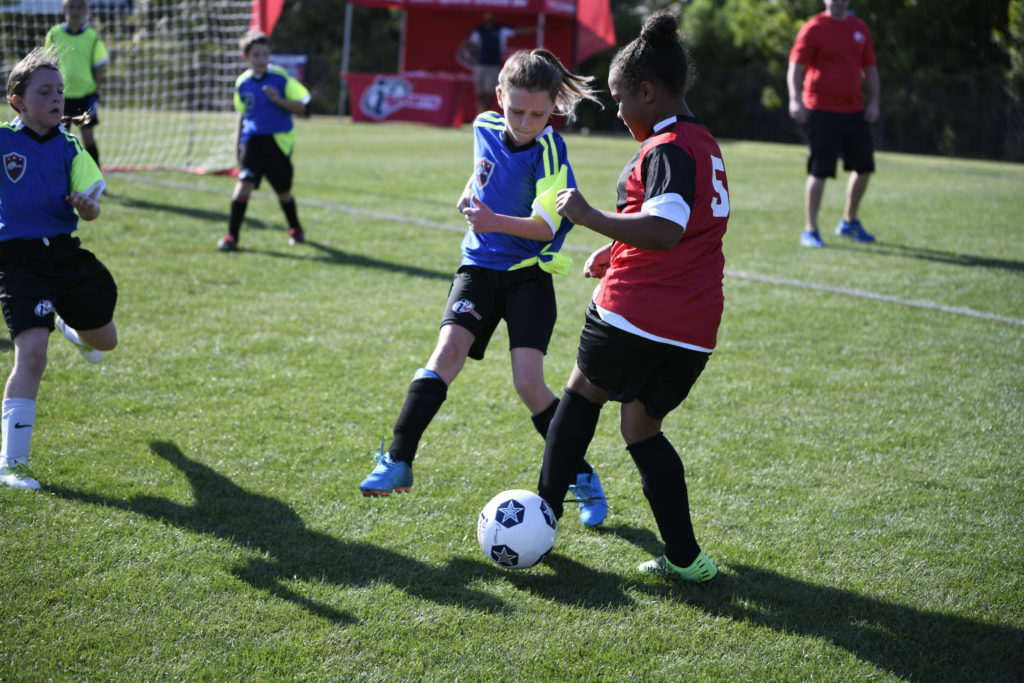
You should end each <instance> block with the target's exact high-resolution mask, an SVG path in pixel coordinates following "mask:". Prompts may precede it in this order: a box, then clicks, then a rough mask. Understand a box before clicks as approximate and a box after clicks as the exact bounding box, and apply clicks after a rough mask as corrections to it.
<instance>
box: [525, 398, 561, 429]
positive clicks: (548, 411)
mask: <svg viewBox="0 0 1024 683" xmlns="http://www.w3.org/2000/svg"><path fill="white" fill-rule="evenodd" d="M557 408H558V399H557V398H556V399H555V400H554V401H552V402H551V403H550V404H548V407H547V408H545V409H544V410H542V411H540V412H539V413H537V414H536V415H531V416H530V419H531V420H533V427H534V429H536V430H537V433H539V434H540V436H541V438H542V439H546V438H548V427H550V426H551V418H553V417H554V416H555V409H557Z"/></svg>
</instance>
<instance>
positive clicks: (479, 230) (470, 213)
mask: <svg viewBox="0 0 1024 683" xmlns="http://www.w3.org/2000/svg"><path fill="white" fill-rule="evenodd" d="M469 202H470V203H469V205H468V206H466V207H464V208H463V209H462V215H463V216H465V217H466V222H467V223H469V227H470V229H472V230H473V232H475V233H476V234H478V235H483V234H484V233H488V232H491V231H492V230H493V229H494V223H495V213H494V211H492V210H491V207H489V206H487V205H486V204H484V203H483V202H482V201H480V200H479V199H477V198H476V197H470V198H469Z"/></svg>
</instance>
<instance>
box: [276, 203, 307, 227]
mask: <svg viewBox="0 0 1024 683" xmlns="http://www.w3.org/2000/svg"><path fill="white" fill-rule="evenodd" d="M279 201H280V200H279ZM280 204H281V210H282V211H284V217H285V219H286V220H287V221H288V227H289V228H298V229H299V230H302V226H301V225H300V224H299V210H298V209H297V208H296V206H295V198H294V197H293V198H292V199H289V200H288V201H286V202H280Z"/></svg>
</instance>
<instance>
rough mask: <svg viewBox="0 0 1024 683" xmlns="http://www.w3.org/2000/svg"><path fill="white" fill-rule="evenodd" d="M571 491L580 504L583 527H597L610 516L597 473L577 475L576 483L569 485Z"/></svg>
mask: <svg viewBox="0 0 1024 683" xmlns="http://www.w3.org/2000/svg"><path fill="white" fill-rule="evenodd" d="M569 490H570V491H572V494H573V495H574V496H575V497H576V502H577V503H579V504H580V521H581V522H583V526H597V525H598V524H600V523H601V522H603V521H604V518H605V517H607V516H608V501H607V499H605V497H604V489H602V488H601V480H600V479H598V478H597V472H596V471H595V472H591V473H590V474H577V475H576V483H575V484H570V485H569Z"/></svg>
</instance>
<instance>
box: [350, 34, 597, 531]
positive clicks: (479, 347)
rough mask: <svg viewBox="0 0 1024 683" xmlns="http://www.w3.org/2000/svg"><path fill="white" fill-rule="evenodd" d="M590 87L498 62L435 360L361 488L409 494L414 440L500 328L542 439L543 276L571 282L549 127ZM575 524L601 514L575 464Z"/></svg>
mask: <svg viewBox="0 0 1024 683" xmlns="http://www.w3.org/2000/svg"><path fill="white" fill-rule="evenodd" d="M591 80H592V79H590V78H584V77H581V76H577V75H575V74H572V73H569V72H568V71H567V70H566V69H565V67H564V66H562V64H561V62H559V61H558V58H557V57H555V55H553V54H552V53H551V52H549V51H547V50H544V49H537V50H532V51H527V50H522V51H519V52H516V53H515V54H513V55H512V56H511V57H509V59H508V61H506V62H505V65H504V67H503V68H502V70H501V74H500V76H499V82H498V87H497V88H496V94H497V97H498V102H499V104H500V106H501V108H502V110H503V112H504V114H499V113H496V112H490V111H489V112H484V113H483V114H481V115H480V116H478V117H477V119H476V121H475V122H474V123H473V160H474V164H473V172H472V174H471V175H470V178H469V182H468V183H467V184H466V187H465V189H464V190H463V193H462V195H461V197H460V198H459V201H458V203H457V205H456V207H457V209H458V210H459V212H460V213H461V214H462V215H463V216H464V217H465V219H466V221H467V223H468V225H469V230H467V231H466V234H465V237H464V238H463V240H462V263H461V265H460V267H459V270H458V272H457V273H456V274H455V277H454V279H453V281H452V286H451V289H450V291H449V295H448V302H447V304H446V306H445V312H444V316H443V318H442V320H441V330H440V333H439V335H438V340H437V345H436V346H435V348H434V352H433V354H431V356H430V359H429V360H428V361H427V363H426V365H425V366H424V367H423V368H420V369H419V370H417V371H416V373H415V374H414V375H413V381H412V383H411V384H410V385H409V392H408V394H407V396H406V400H405V405H404V406H403V407H402V411H401V413H400V414H399V416H398V420H397V421H396V422H395V426H394V437H393V439H392V441H391V445H390V446H389V447H388V448H387V450H386V451H385V450H384V448H383V443H382V444H381V453H380V454H378V455H376V456H375V458H376V460H377V466H376V467H375V468H374V469H373V471H372V472H371V473H370V474H369V476H367V477H366V478H365V479H364V480H363V481H362V483H360V485H359V488H360V490H361V491H362V492H363V494H364V495H366V496H381V495H383V496H386V495H389V494H390V493H391V492H392V491H398V492H404V491H408V490H409V489H410V488H411V487H412V481H413V477H412V462H413V459H414V458H415V457H416V449H417V447H418V445H419V441H420V437H421V436H422V435H423V432H424V431H425V430H426V428H427V426H428V425H429V424H430V421H431V420H432V419H433V418H434V415H436V414H437V411H438V410H439V409H440V407H441V404H442V403H443V402H444V400H445V399H446V397H447V392H448V387H449V386H450V385H451V383H452V382H453V381H454V380H455V377H456V376H457V375H458V374H459V372H460V371H461V370H462V367H463V365H464V364H465V362H466V358H467V357H469V358H473V359H476V360H480V359H482V358H483V356H484V351H485V349H486V348H487V344H488V342H489V341H490V338H491V335H492V333H493V332H494V330H495V328H496V327H497V325H498V323H499V322H500V321H501V320H502V319H504V320H505V323H506V326H507V328H508V336H509V346H510V353H511V360H512V379H513V382H514V384H515V388H516V391H517V393H518V394H519V397H520V399H522V401H523V403H524V404H526V406H527V408H529V410H530V413H531V417H532V420H533V424H534V427H535V428H536V429H537V431H538V432H539V433H540V434H541V436H544V435H545V434H546V433H547V429H548V424H549V423H550V422H551V417H552V416H553V415H554V412H555V407H556V406H557V405H558V399H557V398H556V397H555V395H554V393H552V391H551V389H550V388H548V386H547V383H546V382H545V380H544V354H545V353H546V351H547V345H548V342H549V341H550V339H551V334H552V331H553V330H554V326H555V317H556V312H557V311H556V305H555V291H554V286H553V284H552V281H551V274H552V273H565V272H567V271H568V261H569V259H568V258H567V257H565V256H564V255H562V254H561V253H559V249H561V247H562V243H563V241H564V240H565V236H566V234H567V233H568V232H569V230H570V229H571V228H572V224H571V223H570V222H569V221H568V220H566V219H563V218H561V217H560V216H558V214H557V212H556V210H555V201H556V196H557V193H558V190H559V189H561V188H564V187H568V186H574V185H575V179H574V178H573V175H572V170H571V168H570V167H569V162H568V159H567V156H566V148H565V141H564V140H563V139H562V137H561V136H560V135H559V134H558V133H556V132H555V131H554V130H553V129H552V128H551V126H550V125H548V119H549V118H550V117H551V115H552V113H557V114H562V115H565V116H567V117H569V118H571V117H572V114H573V113H574V111H575V108H576V105H577V103H578V102H579V101H580V100H582V99H591V100H595V101H596V99H597V98H596V96H595V95H594V92H593V90H591V88H590V82H591ZM573 491H574V493H575V494H576V497H577V499H578V500H580V501H581V508H580V516H581V518H582V519H583V522H584V524H587V525H588V526H596V525H597V524H600V523H601V521H602V520H603V519H604V517H605V514H606V512H607V504H606V503H605V500H604V494H603V492H602V491H601V487H600V482H599V480H598V478H597V475H596V474H595V473H594V472H593V470H592V468H591V467H590V466H589V465H587V464H586V463H585V462H584V463H582V465H581V468H580V471H579V473H578V477H577V479H576V480H575V484H574V489H573Z"/></svg>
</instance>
